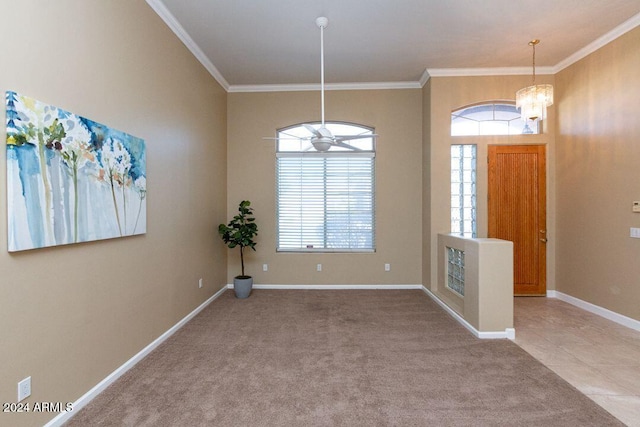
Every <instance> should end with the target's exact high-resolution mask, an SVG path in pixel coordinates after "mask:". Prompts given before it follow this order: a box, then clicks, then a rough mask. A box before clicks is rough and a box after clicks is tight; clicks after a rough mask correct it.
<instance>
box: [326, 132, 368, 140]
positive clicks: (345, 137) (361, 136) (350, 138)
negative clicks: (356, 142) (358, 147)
mask: <svg viewBox="0 0 640 427" xmlns="http://www.w3.org/2000/svg"><path fill="white" fill-rule="evenodd" d="M377 136H378V135H377V134H375V133H372V134H369V135H335V136H334V138H335V140H336V141H351V140H352V139H366V138H375V137H377Z"/></svg>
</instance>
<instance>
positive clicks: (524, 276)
mask: <svg viewBox="0 0 640 427" xmlns="http://www.w3.org/2000/svg"><path fill="white" fill-rule="evenodd" d="M488 193H489V237H494V238H497V239H503V240H510V241H512V242H513V258H514V266H513V272H514V278H513V281H514V289H513V293H514V295H545V294H546V291H547V283H546V277H547V269H546V265H547V261H546V259H547V248H546V242H547V230H546V223H547V218H546V217H547V212H546V210H547V208H546V156H545V146H544V145H490V146H489V191H488Z"/></svg>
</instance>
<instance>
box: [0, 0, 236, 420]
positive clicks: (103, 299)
mask: <svg viewBox="0 0 640 427" xmlns="http://www.w3.org/2000/svg"><path fill="white" fill-rule="evenodd" d="M0 16H1V17H2V22H3V25H2V27H1V29H0V55H1V56H2V66H1V67H0V90H1V91H2V96H3V97H4V92H5V91H6V90H14V91H17V92H19V93H22V94H25V95H28V96H31V97H33V98H36V99H38V100H41V101H44V102H47V103H50V104H52V105H55V106H58V107H60V108H63V109H66V110H68V111H72V112H74V113H77V114H79V115H82V116H85V117H87V118H90V119H92V120H95V121H97V122H100V123H104V124H106V125H108V126H111V127H114V128H116V129H119V130H122V131H125V132H127V133H130V134H132V135H135V136H138V137H141V138H143V139H144V140H145V142H146V144H147V177H148V180H147V183H148V199H147V211H148V216H147V234H146V235H142V236H135V237H129V238H122V239H113V240H106V241H100V242H93V243H84V244H77V245H68V246H63V247H55V248H49V249H38V250H32V251H26V252H18V253H12V254H9V253H8V252H7V250H6V244H7V234H6V230H7V226H6V223H7V212H6V208H5V201H6V200H7V198H6V196H7V195H6V182H5V177H6V150H5V149H4V148H3V149H2V150H0V200H2V208H1V209H0V244H2V245H3V246H4V248H0V295H1V297H0V325H1V328H2V342H1V344H0V401H2V402H15V401H16V398H17V391H16V390H17V383H18V381H20V380H22V379H23V378H25V377H27V376H31V377H32V397H31V398H30V399H29V401H30V402H36V401H48V402H57V401H62V402H72V401H75V400H76V399H78V398H79V397H80V396H81V395H82V394H84V393H85V392H87V391H88V390H89V389H90V388H91V387H93V386H94V385H96V384H97V383H98V382H99V381H101V380H102V379H104V378H105V377H106V376H107V375H108V374H109V373H111V372H112V371H113V370H114V369H116V368H118V367H119V366H120V365H122V364H123V363H124V362H125V361H126V360H128V359H129V358H130V357H132V356H133V355H134V354H136V353H137V352H138V351H140V350H141V349H142V348H144V347H145V346H146V345H148V344H149V343H150V342H151V341H153V340H154V339H155V338H157V337H158V336H159V335H161V334H162V333H163V332H165V331H166V330H167V329H169V328H170V327H171V326H172V325H174V324H175V323H176V322H178V321H179V320H180V319H181V318H183V317H184V316H185V315H187V314H188V313H189V312H191V311H192V310H193V309H195V308H196V307H197V306H198V305H199V304H201V303H202V302H203V301H205V300H206V299H207V298H208V297H210V296H211V295H213V293H214V292H215V291H217V290H218V289H220V287H221V286H222V285H223V284H224V283H226V255H227V251H226V248H225V247H224V245H222V244H221V242H220V241H219V240H218V237H217V235H216V230H215V225H216V224H217V223H218V222H221V221H223V220H224V219H225V217H226V205H225V204H226V148H225V140H226V93H225V92H224V90H222V89H221V87H220V86H219V85H217V83H215V81H214V80H213V79H212V78H211V76H210V75H209V74H208V72H207V71H206V70H205V69H204V68H203V67H202V66H201V65H200V64H199V63H198V62H197V60H196V59H195V58H194V57H193V55H192V54H191V53H189V51H188V50H187V49H186V48H185V47H184V46H183V45H182V43H181V42H180V41H179V40H178V39H177V38H176V37H175V35H174V34H173V33H172V32H171V30H169V28H167V26H166V25H165V24H164V22H162V21H161V19H160V18H159V17H158V16H157V15H156V13H155V12H153V10H152V9H151V8H150V7H149V6H148V5H147V4H146V3H145V2H144V0H135V1H131V0H110V1H90V2H89V1H84V0H56V1H41V0H26V1H18V2H7V1H4V2H0ZM3 109H4V108H3ZM2 117H4V113H3V114H2ZM1 129H2V130H1V131H0V140H2V141H4V140H5V138H6V136H5V126H4V125H3V126H2V127H1ZM201 277H202V278H203V279H204V287H203V289H198V286H197V283H198V279H199V278H201ZM55 415H56V414H51V413H40V414H35V413H30V414H15V415H11V414H0V424H1V425H12V426H20V425H42V424H43V423H44V422H46V421H47V420H48V419H50V418H52V417H54V416H55Z"/></svg>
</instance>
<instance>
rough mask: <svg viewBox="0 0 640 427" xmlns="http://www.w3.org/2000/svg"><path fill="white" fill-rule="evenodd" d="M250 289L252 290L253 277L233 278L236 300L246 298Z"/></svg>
mask: <svg viewBox="0 0 640 427" xmlns="http://www.w3.org/2000/svg"><path fill="white" fill-rule="evenodd" d="M251 288H253V277H251V276H236V277H234V278H233V291H234V292H235V293H236V298H248V297H249V294H250V293H251Z"/></svg>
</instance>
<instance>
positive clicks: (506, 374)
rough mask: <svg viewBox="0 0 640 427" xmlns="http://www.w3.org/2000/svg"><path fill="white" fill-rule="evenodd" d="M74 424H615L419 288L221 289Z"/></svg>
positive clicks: (548, 373)
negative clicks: (239, 293) (241, 292)
mask: <svg viewBox="0 0 640 427" xmlns="http://www.w3.org/2000/svg"><path fill="white" fill-rule="evenodd" d="M67 425H68V426H204V425H207V426H388V425H397V426H525V425H526V426H619V425H622V423H620V422H619V421H617V420H616V419H615V418H614V417H613V416H611V415H610V414H609V413H608V412H606V411H605V410H604V409H602V408H601V407H599V406H598V405H596V404H595V403H594V402H592V401H591V400H590V399H589V398H587V397H586V396H584V395H582V394H581V393H580V392H579V391H577V390H576V389H575V388H574V387H572V386H571V385H569V384H568V383H566V382H565V381H564V380H562V379H561V378H560V377H558V376H557V375H556V374H555V373H553V372H552V371H550V370H549V369H547V368H546V367H545V366H543V365H542V364H540V363H539V362H538V361H536V360H535V359H534V358H533V357H531V356H530V355H529V354H528V353H526V352H525V351H524V350H522V349H521V348H520V347H518V346H517V345H516V344H514V343H512V342H510V341H509V340H479V339H476V338H475V337H473V335H471V334H470V333H469V332H468V331H467V330H466V329H464V328H463V327H462V326H460V325H459V324H458V323H456V322H455V321H454V320H453V319H452V318H451V317H450V316H449V315H448V314H447V313H446V312H444V311H443V310H442V309H441V308H440V307H438V306H437V305H436V304H435V303H434V302H433V301H432V300H431V299H430V298H429V297H428V296H426V295H425V294H424V293H423V292H421V291H419V290H415V291H407V290H402V291H387V290H380V291H303V290H286V291H283V290H254V291H253V293H252V295H251V297H250V298H249V299H246V300H238V299H236V298H235V297H234V296H233V292H232V291H228V292H225V294H223V295H222V296H221V297H220V298H219V299H218V300H216V301H214V302H213V303H212V304H210V305H209V306H208V307H207V308H206V309H205V310H203V311H202V312H201V313H200V314H199V315H198V316H196V317H195V318H194V319H193V320H192V321H191V322H189V323H188V324H187V325H185V326H184V327H183V328H182V329H181V330H180V331H178V332H177V333H176V334H175V335H173V336H172V337H171V338H169V340H167V341H166V342H165V343H164V344H162V345H161V346H160V347H159V348H158V349H156V351H154V352H153V353H151V354H150V355H149V356H148V357H146V358H145V359H144V360H142V361H141V362H140V363H139V364H138V365H137V366H135V367H134V368H132V369H131V370H130V371H129V372H127V373H126V374H125V375H123V376H122V377H121V378H120V379H119V380H118V381H117V382H116V383H114V384H113V385H112V386H110V387H109V388H108V389H107V390H105V391H104V392H103V393H102V394H100V395H99V396H98V397H96V398H95V399H94V400H93V401H92V402H91V403H90V404H89V405H87V406H86V407H85V408H84V409H83V410H81V411H79V412H78V413H77V414H76V415H75V417H74V418H72V419H71V421H70V422H69V423H68V424H67Z"/></svg>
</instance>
